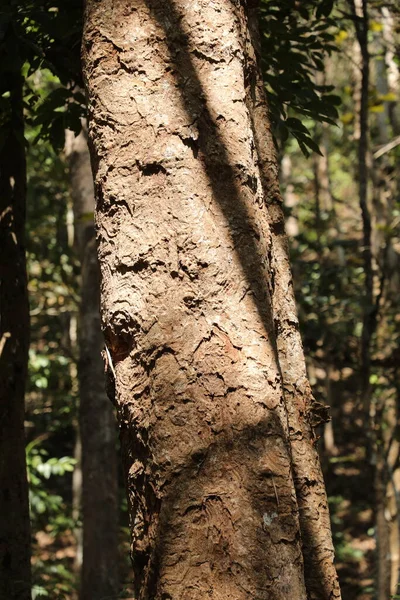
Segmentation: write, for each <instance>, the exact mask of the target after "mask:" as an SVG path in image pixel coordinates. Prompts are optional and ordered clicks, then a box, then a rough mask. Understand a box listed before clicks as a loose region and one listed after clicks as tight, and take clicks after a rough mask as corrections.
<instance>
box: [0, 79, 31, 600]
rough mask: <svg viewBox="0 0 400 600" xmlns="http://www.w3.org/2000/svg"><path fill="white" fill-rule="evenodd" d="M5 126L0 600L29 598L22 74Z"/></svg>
mask: <svg viewBox="0 0 400 600" xmlns="http://www.w3.org/2000/svg"><path fill="white" fill-rule="evenodd" d="M5 77H8V83H9V90H10V116H9V121H8V123H3V128H4V131H6V130H7V127H9V130H8V134H7V137H6V139H5V140H4V141H3V145H2V147H1V150H0V190H1V194H0V257H1V260H0V481H1V491H0V515H1V517H0V599H1V600H30V598H31V576H30V543H31V539H30V521H29V502H28V484H27V476H26V460H25V435H24V395H25V385H26V377H27V365H28V348H29V304H28V292H27V275H26V259H25V202H26V164H25V147H24V125H23V113H22V83H23V80H22V77H21V74H20V73H19V72H12V73H7V74H6V75H5Z"/></svg>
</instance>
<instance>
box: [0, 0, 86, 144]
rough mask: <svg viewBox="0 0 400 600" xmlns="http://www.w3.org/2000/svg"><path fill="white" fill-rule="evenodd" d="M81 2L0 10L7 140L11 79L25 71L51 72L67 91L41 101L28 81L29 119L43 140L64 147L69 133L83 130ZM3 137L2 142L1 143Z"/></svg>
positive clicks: (0, 97) (13, 4)
mask: <svg viewBox="0 0 400 600" xmlns="http://www.w3.org/2000/svg"><path fill="white" fill-rule="evenodd" d="M81 30H82V2H81V0H69V1H68V2H66V1H65V0H64V1H63V0H54V1H49V0H10V1H9V2H8V3H3V4H2V6H1V9H0V111H1V114H2V121H3V122H2V138H1V139H3V141H4V139H5V133H6V127H5V122H6V121H7V113H8V112H9V102H10V98H9V75H10V74H13V73H14V74H20V73H22V72H23V74H24V76H25V78H26V79H29V77H31V76H32V75H34V74H35V73H37V72H38V71H39V70H43V69H47V70H48V71H49V72H51V73H53V75H55V76H57V78H58V80H59V81H60V83H61V85H62V87H61V88H58V89H55V90H53V91H51V92H50V93H49V94H48V95H47V96H46V97H44V98H40V96H39V95H38V94H37V91H36V90H32V89H31V88H30V83H29V82H28V81H26V91H27V93H26V96H25V102H24V106H25V112H26V120H27V122H29V119H32V124H33V125H34V126H40V134H41V136H42V137H48V138H49V139H50V140H51V142H52V143H53V145H54V146H55V147H57V148H61V147H62V146H63V144H64V131H65V129H66V128H70V129H72V130H73V131H75V132H79V130H80V127H81V125H80V118H81V116H82V114H84V105H85V101H84V97H83V96H82V94H80V93H79V92H77V91H76V90H75V88H76V86H81V85H82V82H81V72H80V39H81ZM1 139H0V143H1Z"/></svg>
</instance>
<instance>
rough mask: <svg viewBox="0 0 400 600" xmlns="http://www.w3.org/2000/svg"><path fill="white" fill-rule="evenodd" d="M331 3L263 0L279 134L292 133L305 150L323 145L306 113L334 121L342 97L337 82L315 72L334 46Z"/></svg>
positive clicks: (268, 81) (268, 77)
mask: <svg viewBox="0 0 400 600" xmlns="http://www.w3.org/2000/svg"><path fill="white" fill-rule="evenodd" d="M333 6H334V1H333V0H322V1H321V0H319V1H318V0H307V1H305V2H304V1H302V2H296V1H295V0H283V1H279V2H276V1H275V2H273V1H270V0H266V1H264V2H263V3H262V4H261V33H262V38H261V39H262V44H261V47H262V66H263V73H264V81H265V86H266V90H267V95H268V100H269V106H270V112H271V119H272V123H273V125H274V128H275V132H276V137H277V138H278V139H279V140H280V141H282V142H284V141H286V139H287V138H288V136H289V134H290V135H292V136H293V137H294V138H296V140H297V142H298V144H299V147H300V149H301V151H302V152H303V154H305V155H306V156H308V155H309V154H310V151H313V152H318V153H320V150H319V147H318V144H317V143H316V142H315V140H314V139H313V137H312V135H311V132H310V129H309V128H308V127H307V126H306V125H305V124H304V119H305V118H307V119H312V121H314V122H326V123H330V124H333V125H334V124H335V122H336V119H337V118H338V111H337V108H336V106H337V105H338V104H340V102H341V100H340V97H339V96H337V95H335V94H332V91H333V89H334V86H332V85H326V84H325V83H317V81H316V77H315V74H316V73H321V74H323V73H324V70H325V66H324V58H325V57H326V56H329V55H330V54H331V53H332V52H335V51H336V45H335V43H334V41H335V32H336V30H337V22H336V21H335V20H334V19H333V18H332V17H331V16H330V15H331V12H332V9H333ZM292 115H297V116H296V117H295V116H292Z"/></svg>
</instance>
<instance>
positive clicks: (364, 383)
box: [349, 0, 376, 423]
mask: <svg viewBox="0 0 400 600" xmlns="http://www.w3.org/2000/svg"><path fill="white" fill-rule="evenodd" d="M349 1H350V7H351V9H352V13H353V17H354V23H355V30H356V35H357V41H358V44H359V46H360V53H361V90H360V92H361V96H360V106H359V119H358V120H359V127H360V130H359V139H358V186H359V203H360V209H361V217H362V223H363V250H362V252H363V260H364V275H365V298H364V303H365V304H364V315H363V328H362V334H361V394H362V400H363V406H364V411H365V418H366V419H367V423H368V421H369V413H370V397H371V386H370V382H369V379H370V374H371V340H372V336H373V333H374V331H375V326H376V312H375V310H374V308H375V307H374V275H373V262H372V247H371V243H372V239H371V238H372V227H371V214H370V209H369V206H368V179H369V169H368V151H369V150H368V149H369V123H368V90H369V69H370V65H369V50H368V8H367V0H349Z"/></svg>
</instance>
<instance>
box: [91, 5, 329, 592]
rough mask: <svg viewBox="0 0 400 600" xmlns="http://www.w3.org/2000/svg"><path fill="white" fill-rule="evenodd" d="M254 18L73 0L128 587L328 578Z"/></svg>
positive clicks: (232, 586)
mask: <svg viewBox="0 0 400 600" xmlns="http://www.w3.org/2000/svg"><path fill="white" fill-rule="evenodd" d="M250 12H252V11H251V10H250ZM249 18H250V19H251V23H250V24H249ZM254 26H255V22H254V16H253V15H251V16H250V17H249V11H248V9H247V8H246V7H245V6H244V3H239V2H231V1H230V0H229V1H228V0H219V1H218V2H213V3H209V2H207V1H205V0H202V1H198V2H193V3H188V2H186V1H185V0H175V1H171V0H170V1H167V2H166V1H161V0H146V1H144V0H134V1H129V2H128V0H125V1H121V2H118V3H113V2H111V0H102V2H95V1H93V0H90V1H88V2H87V8H86V25H85V34H84V47H83V50H84V66H85V77H86V84H87V89H88V95H89V106H90V139H91V143H92V150H93V154H92V158H93V164H94V173H95V184H96V200H97V215H96V219H97V228H98V240H99V256H100V267H101V271H102V320H103V325H104V328H105V334H106V341H107V344H108V348H109V351H110V354H111V356H112V361H113V369H114V370H115V373H116V380H115V383H116V401H117V405H118V412H119V421H120V428H121V440H122V448H123V452H124V459H125V470H126V477H127V485H128V497H129V501H130V510H131V529H132V540H133V552H132V555H133V564H134V570H135V583H136V588H137V597H138V598H139V599H142V600H148V599H150V598H151V599H152V600H153V599H154V600H161V599H164V600H167V599H168V598H169V599H174V600H178V599H179V600H196V599H200V598H201V599H203V598H205V597H211V598H214V599H221V600H222V599H224V600H225V599H226V598H232V599H233V598H234V599H235V600H244V599H249V598H255V599H259V600H262V599H267V598H268V600H275V599H276V600H278V599H283V598H285V599H286V598H296V600H305V599H306V598H318V600H325V599H326V600H328V599H333V598H339V597H340V593H339V589H338V586H337V579H336V574H335V571H334V567H333V563H332V558H333V551H332V542H331V536H330V530H329V518H328V513H327V505H326V495H325V490H324V486H323V481H322V477H321V473H320V470H319V464H318V458H317V453H316V449H315V446H314V444H313V441H314V440H313V434H312V431H311V427H310V424H309V413H310V405H309V404H310V399H311V395H310V390H309V386H308V383H307V380H306V377H305V366H304V357H303V353H302V348H301V343H300V338H299V334H298V325H297V316H296V312H295V306H294V301H293V295H292V284H291V276H290V270H289V264H288V257H287V248H286V241H285V236H284V227H283V218H282V211H281V200H280V196H279V191H278V187H277V164H276V157H275V153H274V149H273V143H272V138H271V135H270V130H269V121H268V115H267V113H266V110H265V99H264V97H263V92H262V82H261V79H260V76H259V71H258V66H257V61H256V56H255V53H254V47H253V41H252V37H253V36H256V33H255V31H254ZM250 28H251V30H252V33H250ZM262 132H263V135H261V133H262ZM264 136H265V137H264ZM287 297H288V298H289V299H287ZM280 305H281V306H282V309H281V308H280ZM304 562H305V564H306V568H305V573H304Z"/></svg>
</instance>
